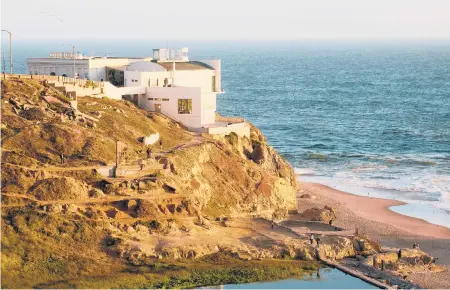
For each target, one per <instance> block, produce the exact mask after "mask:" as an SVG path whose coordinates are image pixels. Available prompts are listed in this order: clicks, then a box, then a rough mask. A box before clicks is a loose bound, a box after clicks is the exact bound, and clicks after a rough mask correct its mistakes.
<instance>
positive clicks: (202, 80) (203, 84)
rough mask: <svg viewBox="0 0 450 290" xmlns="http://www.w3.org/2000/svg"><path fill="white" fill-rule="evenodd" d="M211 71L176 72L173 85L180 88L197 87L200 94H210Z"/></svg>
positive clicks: (213, 72)
mask: <svg viewBox="0 0 450 290" xmlns="http://www.w3.org/2000/svg"><path fill="white" fill-rule="evenodd" d="M215 74H216V72H215V71H213V70H176V65H175V76H174V79H175V80H174V83H175V85H177V86H182V87H199V88H201V90H202V92H212V77H213V76H215Z"/></svg>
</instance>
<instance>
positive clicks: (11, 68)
mask: <svg viewBox="0 0 450 290" xmlns="http://www.w3.org/2000/svg"><path fill="white" fill-rule="evenodd" d="M2 31H4V32H7V33H9V73H10V74H12V73H13V64H12V34H11V32H9V31H8V30H5V29H2Z"/></svg>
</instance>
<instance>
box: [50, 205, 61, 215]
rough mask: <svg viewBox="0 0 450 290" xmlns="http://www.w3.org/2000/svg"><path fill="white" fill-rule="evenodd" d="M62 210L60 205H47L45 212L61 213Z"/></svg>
mask: <svg viewBox="0 0 450 290" xmlns="http://www.w3.org/2000/svg"><path fill="white" fill-rule="evenodd" d="M62 210H63V207H62V205H60V204H49V205H48V206H47V212H50V213H61V212H62Z"/></svg>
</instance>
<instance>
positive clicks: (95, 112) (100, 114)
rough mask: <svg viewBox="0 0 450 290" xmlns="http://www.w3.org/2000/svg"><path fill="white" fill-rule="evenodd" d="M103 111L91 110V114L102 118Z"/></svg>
mask: <svg viewBox="0 0 450 290" xmlns="http://www.w3.org/2000/svg"><path fill="white" fill-rule="evenodd" d="M102 113H103V112H102V111H94V112H91V114H92V115H94V116H95V117H97V118H101V117H102Z"/></svg>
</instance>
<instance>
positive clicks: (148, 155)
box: [147, 147, 152, 158]
mask: <svg viewBox="0 0 450 290" xmlns="http://www.w3.org/2000/svg"><path fill="white" fill-rule="evenodd" d="M147 158H152V149H150V147H148V148H147Z"/></svg>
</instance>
